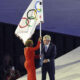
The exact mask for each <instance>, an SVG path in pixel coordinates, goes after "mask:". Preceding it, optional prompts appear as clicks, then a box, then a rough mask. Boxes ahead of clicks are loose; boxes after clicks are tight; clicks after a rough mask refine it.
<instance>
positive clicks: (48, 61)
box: [42, 35, 56, 80]
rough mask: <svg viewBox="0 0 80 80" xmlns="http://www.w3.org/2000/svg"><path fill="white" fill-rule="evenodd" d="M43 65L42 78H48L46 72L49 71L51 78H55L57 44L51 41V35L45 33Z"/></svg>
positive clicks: (52, 79)
mask: <svg viewBox="0 0 80 80" xmlns="http://www.w3.org/2000/svg"><path fill="white" fill-rule="evenodd" d="M43 43H44V45H43V47H42V55H43V65H42V80H46V73H47V72H48V74H49V78H50V80H55V63H54V59H55V56H56V46H55V45H54V44H52V43H51V37H50V36H49V35H45V36H44V37H43Z"/></svg>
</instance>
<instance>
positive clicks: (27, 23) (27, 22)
mask: <svg viewBox="0 0 80 80" xmlns="http://www.w3.org/2000/svg"><path fill="white" fill-rule="evenodd" d="M22 19H24V20H26V22H25V23H26V25H25V26H21V25H20V24H19V27H20V28H24V27H27V26H28V25H29V20H28V19H27V18H25V17H23V18H22Z"/></svg>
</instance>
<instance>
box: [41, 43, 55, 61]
mask: <svg viewBox="0 0 80 80" xmlns="http://www.w3.org/2000/svg"><path fill="white" fill-rule="evenodd" d="M42 54H43V60H44V59H49V60H50V61H54V58H55V57H56V45H54V44H52V43H50V45H49V47H48V49H47V52H45V45H43V47H42Z"/></svg>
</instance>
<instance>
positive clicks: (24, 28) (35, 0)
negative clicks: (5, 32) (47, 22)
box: [15, 0, 43, 44]
mask: <svg viewBox="0 0 80 80" xmlns="http://www.w3.org/2000/svg"><path fill="white" fill-rule="evenodd" d="M42 4H43V2H42V0H32V2H31V3H30V5H29V7H28V8H27V9H26V11H25V13H24V14H23V16H22V18H21V21H20V22H19V24H18V26H17V28H16V30H15V34H16V36H18V37H19V38H20V39H21V40H22V41H23V43H24V44H25V42H26V41H27V40H28V39H29V38H31V36H32V35H33V34H34V32H35V28H36V26H37V25H38V24H39V23H40V22H43V5H42Z"/></svg>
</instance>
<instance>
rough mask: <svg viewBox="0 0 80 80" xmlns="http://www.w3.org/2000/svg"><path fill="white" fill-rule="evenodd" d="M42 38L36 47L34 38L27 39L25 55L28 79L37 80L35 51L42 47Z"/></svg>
mask: <svg viewBox="0 0 80 80" xmlns="http://www.w3.org/2000/svg"><path fill="white" fill-rule="evenodd" d="M40 42H41V38H39V39H38V43H37V46H36V47H32V46H33V41H32V40H27V42H26V44H25V45H26V47H25V48H24V56H25V63H24V66H25V69H26V70H27V73H28V76H27V80H36V71H35V62H34V59H35V51H36V50H38V49H39V47H40Z"/></svg>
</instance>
